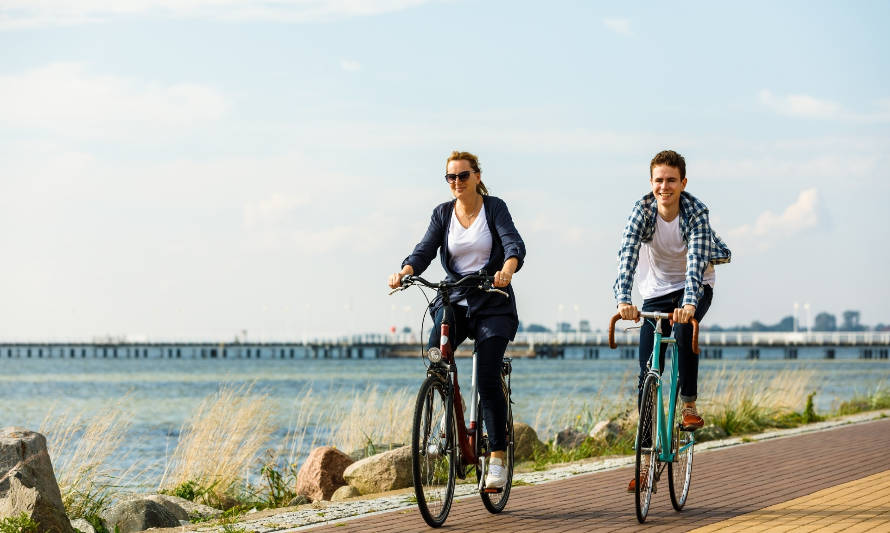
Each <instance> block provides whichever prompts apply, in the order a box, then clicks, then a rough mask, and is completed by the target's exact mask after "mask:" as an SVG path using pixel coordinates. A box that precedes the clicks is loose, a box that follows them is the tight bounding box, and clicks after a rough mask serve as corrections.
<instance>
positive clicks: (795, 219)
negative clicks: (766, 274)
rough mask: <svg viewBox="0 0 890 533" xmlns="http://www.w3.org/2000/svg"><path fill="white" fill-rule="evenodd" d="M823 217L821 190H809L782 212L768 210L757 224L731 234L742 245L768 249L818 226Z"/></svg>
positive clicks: (742, 227) (732, 239)
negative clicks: (776, 212)
mask: <svg viewBox="0 0 890 533" xmlns="http://www.w3.org/2000/svg"><path fill="white" fill-rule="evenodd" d="M823 218H824V217H823V215H822V205H821V199H820V195H819V191H818V189H806V190H803V191H801V192H800V195H799V196H798V197H797V200H796V201H795V202H794V203H793V204H791V205H789V206H788V207H787V208H785V210H784V211H783V212H782V213H781V214H778V215H777V214H775V213H773V212H772V211H764V212H763V213H761V214H760V215H759V216H758V217H757V220H756V221H755V222H754V223H753V224H744V225H742V226H740V227H738V228H735V229H733V230H730V232H729V236H730V238H731V241H732V242H738V243H741V245H742V247H745V248H748V247H750V248H754V249H757V250H759V251H764V250H767V249H769V248H771V247H773V246H774V245H776V244H778V243H780V242H782V241H784V240H787V239H789V238H791V237H793V236H795V235H797V234H799V233H801V232H803V231H806V230H809V229H813V228H816V227H817V226H819V225H820V224H821V223H822V222H823Z"/></svg>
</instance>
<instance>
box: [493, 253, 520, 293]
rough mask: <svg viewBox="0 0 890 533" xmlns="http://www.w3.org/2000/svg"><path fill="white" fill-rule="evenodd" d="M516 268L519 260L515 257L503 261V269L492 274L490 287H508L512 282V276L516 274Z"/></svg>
mask: <svg viewBox="0 0 890 533" xmlns="http://www.w3.org/2000/svg"><path fill="white" fill-rule="evenodd" d="M517 266H519V260H518V259H516V258H515V257H510V258H509V259H507V260H506V261H504V266H503V268H501V269H500V270H498V271H497V272H495V273H494V280H493V281H492V285H494V286H495V287H506V286H507V285H509V284H510V282H511V281H513V274H514V273H515V272H516V267H517Z"/></svg>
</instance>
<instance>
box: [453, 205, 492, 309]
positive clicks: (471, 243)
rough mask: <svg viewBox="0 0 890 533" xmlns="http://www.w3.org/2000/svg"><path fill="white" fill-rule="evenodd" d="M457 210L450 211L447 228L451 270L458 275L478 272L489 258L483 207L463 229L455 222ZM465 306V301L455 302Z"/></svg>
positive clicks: (489, 249) (486, 220)
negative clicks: (449, 221) (449, 222)
mask: <svg viewBox="0 0 890 533" xmlns="http://www.w3.org/2000/svg"><path fill="white" fill-rule="evenodd" d="M456 211H457V210H456V209H452V210H451V225H450V227H449V228H448V253H449V254H451V269H452V270H454V271H455V272H457V273H458V274H460V275H462V276H463V275H465V274H472V273H474V272H478V271H479V270H481V269H482V267H484V266H485V265H487V264H488V259H489V257H490V256H491V230H489V229H488V219H487V218H486V217H485V206H482V208H481V209H479V216H477V217H476V220H474V221H473V223H472V224H470V227H469V228H465V227H463V226H462V225H461V223H460V221H459V220H457V212H456ZM457 305H467V300H466V298H464V299H463V300H461V301H459V302H457Z"/></svg>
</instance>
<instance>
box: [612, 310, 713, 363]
mask: <svg viewBox="0 0 890 533" xmlns="http://www.w3.org/2000/svg"><path fill="white" fill-rule="evenodd" d="M639 316H640V318H655V319H660V318H667V319H668V320H671V317H672V316H673V314H672V313H650V312H648V311H640V312H639ZM619 320H621V313H616V314H615V316H613V317H612V320H610V321H609V348H612V349H613V350H614V349H615V348H617V347H618V344H617V343H616V342H615V323H616V322H618V321H619ZM689 323H690V324H692V353H694V354H698V352H699V349H698V320H696V319H694V318H690V319H689ZM671 324H673V320H671Z"/></svg>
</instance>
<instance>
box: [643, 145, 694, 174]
mask: <svg viewBox="0 0 890 533" xmlns="http://www.w3.org/2000/svg"><path fill="white" fill-rule="evenodd" d="M658 165H667V166H669V167H674V168H676V169H679V170H680V179H681V180H685V179H686V160H685V159H683V156H682V155H680V154H678V153H677V152H675V151H673V150H662V151H661V152H658V153H657V154H655V157H653V158H652V162H651V163H649V177H650V178H651V177H652V169H653V168H655V167H657V166H658Z"/></svg>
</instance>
